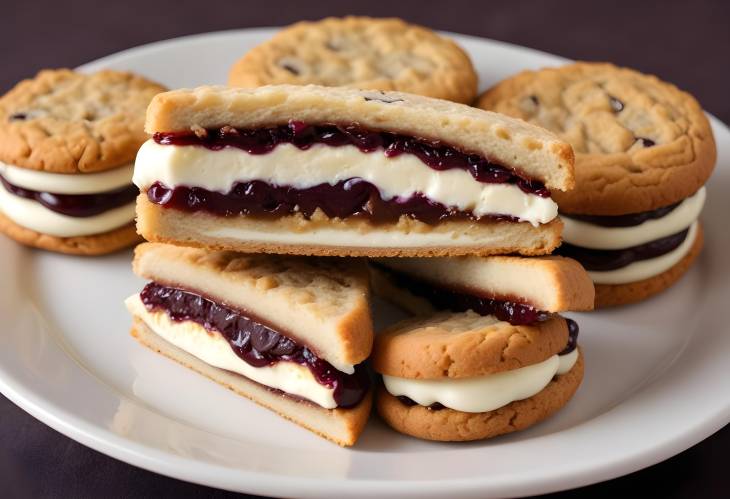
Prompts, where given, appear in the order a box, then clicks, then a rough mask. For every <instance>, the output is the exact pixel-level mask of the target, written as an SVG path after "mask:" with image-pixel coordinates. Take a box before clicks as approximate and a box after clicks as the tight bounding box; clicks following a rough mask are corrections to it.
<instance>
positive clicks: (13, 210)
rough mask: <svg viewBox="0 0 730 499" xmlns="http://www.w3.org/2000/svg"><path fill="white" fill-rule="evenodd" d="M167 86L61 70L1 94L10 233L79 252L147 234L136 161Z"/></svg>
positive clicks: (2, 220)
mask: <svg viewBox="0 0 730 499" xmlns="http://www.w3.org/2000/svg"><path fill="white" fill-rule="evenodd" d="M164 90H165V88H163V87H161V86H160V85H158V84H156V83H154V82H151V81H149V80H147V79H145V78H142V77H141V76H138V75H135V74H132V73H126V72H120V71H110V70H107V71H100V72H98V73H93V74H84V73H79V72H76V71H72V70H69V69H56V70H44V71H41V72H40V73H38V74H37V75H36V76H35V77H34V78H33V79H30V80H24V81H22V82H20V83H18V84H17V85H16V86H15V87H14V88H13V89H11V90H10V91H9V92H8V93H6V94H5V95H3V96H2V97H0V183H2V185H0V231H2V232H3V233H5V234H6V235H7V236H9V237H11V238H12V239H15V240H16V241H18V242H20V243H22V244H25V245H28V246H34V247H37V248H42V249H46V250H50V251H57V252H61V253H71V254H79V255H95V254H102V253H109V252H112V251H115V250H118V249H121V248H124V247H126V246H129V245H131V244H133V243H135V242H137V241H138V240H139V236H138V235H137V234H136V231H135V226H134V216H135V199H136V197H137V194H138V193H139V190H138V189H137V188H136V187H135V186H134V185H133V184H132V173H133V169H134V166H133V162H134V158H135V155H136V153H137V150H138V149H139V147H140V146H141V145H142V144H143V143H144V142H145V141H146V140H147V138H148V136H147V135H146V134H145V132H144V117H145V110H146V108H147V105H148V104H149V102H150V100H151V99H152V97H153V96H154V95H155V94H157V93H159V92H162V91H164Z"/></svg>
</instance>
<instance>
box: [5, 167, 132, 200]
mask: <svg viewBox="0 0 730 499" xmlns="http://www.w3.org/2000/svg"><path fill="white" fill-rule="evenodd" d="M133 172H134V165H131V164H130V165H126V166H120V167H118V168H114V169H112V170H107V171H103V172H99V173H74V174H68V173H48V172H40V171H36V170H29V169H28V168H19V167H17V166H12V165H8V164H5V163H2V162H0V175H2V176H3V177H4V178H5V180H7V181H8V182H10V183H11V184H13V185H17V186H18V187H23V188H25V189H30V190H32V191H39V192H52V193H54V194H98V193H100V192H107V191H113V190H115V189H120V188H122V187H125V186H127V185H129V184H131V183H132V174H133Z"/></svg>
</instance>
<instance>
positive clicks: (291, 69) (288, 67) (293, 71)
mask: <svg viewBox="0 0 730 499" xmlns="http://www.w3.org/2000/svg"><path fill="white" fill-rule="evenodd" d="M281 67H282V68H284V69H286V70H287V71H289V72H290V73H291V74H293V75H299V70H298V69H297V68H295V67H294V66H292V65H291V64H287V63H283V64H282V65H281Z"/></svg>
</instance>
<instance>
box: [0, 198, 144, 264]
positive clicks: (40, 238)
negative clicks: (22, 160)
mask: <svg viewBox="0 0 730 499" xmlns="http://www.w3.org/2000/svg"><path fill="white" fill-rule="evenodd" d="M0 188H2V187H0ZM0 232H2V233H4V234H5V235H6V236H8V237H10V238H11V239H14V240H15V241H17V242H19V243H20V244H24V245H25V246H30V247H32V248H39V249H44V250H47V251H55V252H56V253H66V254H69V255H85V256H94V255H105V254H107V253H113V252H115V251H119V250H122V249H124V248H128V247H130V246H133V245H135V244H137V243H139V242H142V238H141V237H140V236H139V235H138V234H137V231H136V230H135V227H134V223H129V224H127V225H124V226H122V227H119V228H118V229H114V230H111V231H109V232H104V233H103V234H95V235H92V236H76V237H56V236H50V235H48V234H42V233H40V232H36V231H34V230H31V229H28V228H25V227H22V226H20V225H18V224H16V223H15V222H13V221H12V220H10V219H9V218H8V217H6V216H5V215H3V214H2V213H0Z"/></svg>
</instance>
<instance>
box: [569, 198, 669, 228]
mask: <svg viewBox="0 0 730 499" xmlns="http://www.w3.org/2000/svg"><path fill="white" fill-rule="evenodd" d="M680 204H681V201H680V202H679V203H675V204H672V205H669V206H663V207H661V208H657V209H656V210H651V211H642V212H639V213H629V214H627V215H614V216H603V215H574V214H572V213H567V214H565V216H566V217H569V218H572V219H574V220H580V221H581V222H587V223H590V224H593V225H600V226H601V227H635V226H637V225H641V224H643V223H644V222H646V221H648V220H656V219H659V218H662V217H664V216H667V215H669V213H671V212H672V211H673V210H674V209H675V208H676V207H677V206H679V205H680Z"/></svg>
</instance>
